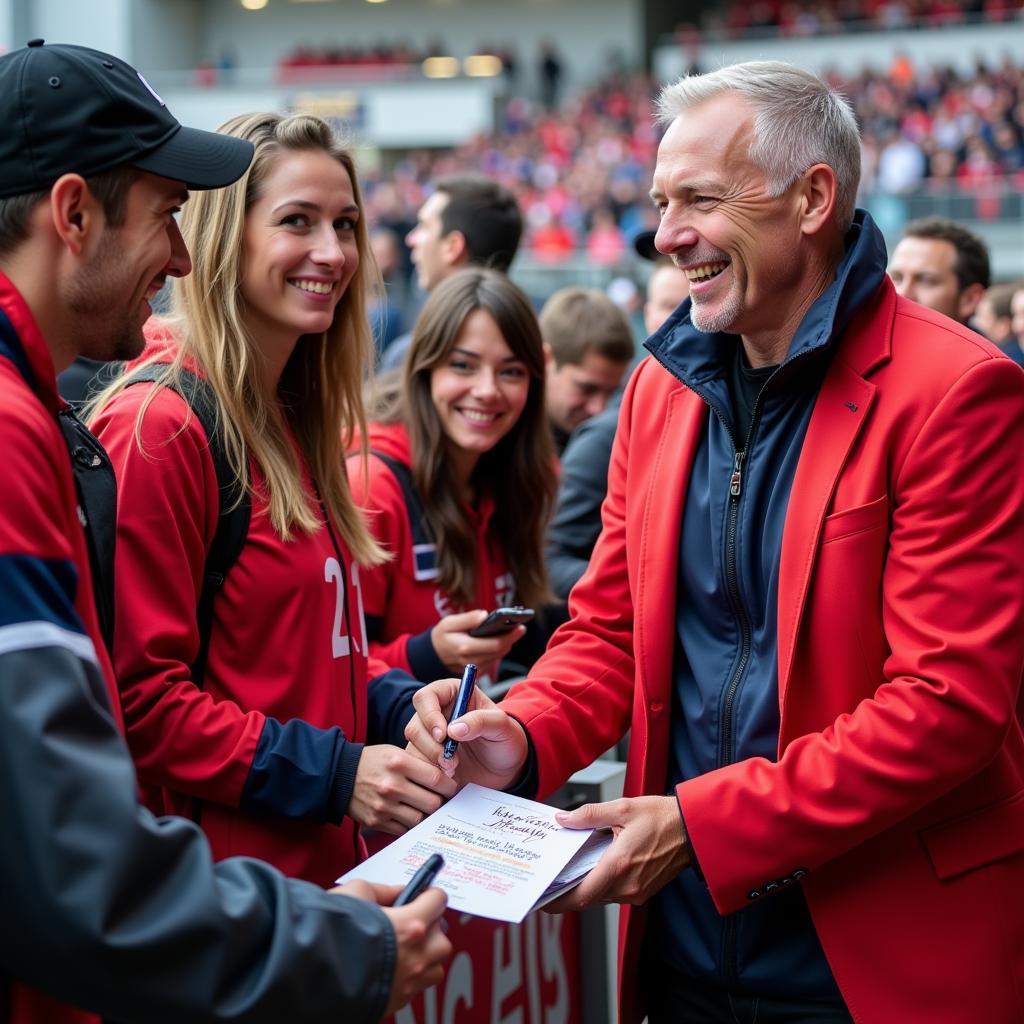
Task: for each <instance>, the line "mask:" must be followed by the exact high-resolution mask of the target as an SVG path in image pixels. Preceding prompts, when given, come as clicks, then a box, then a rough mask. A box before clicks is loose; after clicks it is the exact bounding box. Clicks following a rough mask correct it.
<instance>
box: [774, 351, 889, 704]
mask: <svg viewBox="0 0 1024 1024" xmlns="http://www.w3.org/2000/svg"><path fill="white" fill-rule="evenodd" d="M874 396H875V386H874V385H873V384H869V383H868V382H867V381H866V380H864V378H863V377H861V376H860V375H859V374H858V373H856V372H855V371H854V370H852V369H851V368H850V367H849V366H848V365H847V364H846V363H845V362H843V361H842V360H841V359H839V358H836V359H835V360H834V361H833V363H832V366H831V368H830V369H829V372H828V373H827V374H826V376H825V380H824V383H823V384H822V387H821V391H820V392H819V394H818V399H817V401H816V403H815V406H814V411H813V412H812V413H811V421H810V423H809V424H808V427H807V435H806V437H805V438H804V444H803V449H802V450H801V452H800V462H799V465H798V466H797V470H796V476H795V477H794V479H793V489H792V492H791V493H790V498H789V508H788V512H787V514H786V525H785V528H784V529H783V534H782V556H781V560H780V564H779V608H778V642H779V654H778V657H779V706H780V707H783V706H784V704H785V698H786V690H787V688H788V686H789V678H790V672H791V670H792V667H793V652H794V649H795V647H796V638H797V634H798V632H799V629H800V620H801V618H802V616H803V611H804V604H805V602H806V599H807V590H808V587H809V585H810V581H811V575H812V573H813V570H814V555H815V552H816V550H817V547H818V539H819V537H820V536H821V527H822V524H823V522H824V520H825V513H826V511H827V510H828V506H829V501H830V500H831V498H832V495H833V493H834V492H835V488H836V482H837V481H838V479H839V474H840V472H841V470H842V468H843V466H844V465H845V463H846V460H847V458H848V457H849V454H850V451H851V449H852V448H853V445H854V442H855V441H856V440H857V436H858V435H859V434H860V432H861V430H862V429H863V427H864V423H865V422H866V421H867V417H868V412H869V410H870V409H871V406H872V404H873V402H874Z"/></svg>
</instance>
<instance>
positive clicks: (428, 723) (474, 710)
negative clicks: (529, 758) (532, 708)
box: [405, 679, 527, 789]
mask: <svg viewBox="0 0 1024 1024" xmlns="http://www.w3.org/2000/svg"><path fill="white" fill-rule="evenodd" d="M458 687H459V680H457V679H441V680H439V681H438V682H436V683H431V684H430V685H429V686H424V687H422V688H421V689H419V690H417V691H416V694H415V695H414V696H413V699H412V702H413V706H414V707H415V708H416V715H415V717H413V718H412V719H411V720H410V722H409V724H408V725H407V726H406V727H405V738H406V739H407V740H408V741H409V745H410V748H411V749H413V750H415V751H416V752H417V753H418V754H419V755H420V756H421V757H422V758H424V760H426V761H429V762H430V763H431V764H432V765H434V764H436V765H439V766H440V767H441V770H442V771H444V772H445V773H446V774H447V775H449V776H451V777H452V778H456V779H457V780H458V782H459V783H460V784H463V785H464V784H465V783H467V782H475V783H476V784H477V785H479V786H486V787H488V788H490V789H506V788H508V787H509V786H511V785H513V784H514V783H515V782H516V780H517V779H518V778H519V776H520V775H521V774H522V771H523V766H524V765H525V764H526V753H527V744H526V734H525V733H524V732H523V729H522V726H521V725H520V724H519V723H518V722H517V721H516V720H515V719H514V718H510V717H509V716H508V715H506V714H505V712H504V711H502V710H501V709H500V708H499V707H498V705H497V704H495V703H494V701H492V700H491V699H490V697H488V696H486V695H485V694H484V693H483V691H481V690H480V688H479V687H474V689H473V694H472V696H471V698H470V702H469V711H468V712H467V713H466V714H465V715H463V716H462V717H461V718H460V719H459V720H458V721H457V722H452V723H451V724H450V725H449V723H448V716H449V715H450V714H451V710H452V708H453V706H454V704H455V696H456V694H457V692H458ZM447 736H451V738H452V739H455V740H458V741H459V749H458V751H457V752H456V754H455V756H454V757H453V758H451V759H450V760H445V758H444V756H443V745H444V741H445V738H446V737H447Z"/></svg>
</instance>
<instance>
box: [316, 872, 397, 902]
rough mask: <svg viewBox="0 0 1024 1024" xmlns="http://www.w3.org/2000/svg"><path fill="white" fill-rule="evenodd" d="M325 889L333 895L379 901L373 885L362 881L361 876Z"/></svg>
mask: <svg viewBox="0 0 1024 1024" xmlns="http://www.w3.org/2000/svg"><path fill="white" fill-rule="evenodd" d="M327 891H328V892H329V893H332V894H333V895H335V896H351V897H353V898H354V899H357V900H366V901H367V902H369V903H379V902H380V900H378V899H377V894H376V892H374V889H373V886H372V885H370V883H369V882H364V881H363V879H361V878H353V879H352V881H351V882H346V883H345V884H344V885H336V886H335V887H334V888H333V889H328V890H327ZM392 899H394V897H392Z"/></svg>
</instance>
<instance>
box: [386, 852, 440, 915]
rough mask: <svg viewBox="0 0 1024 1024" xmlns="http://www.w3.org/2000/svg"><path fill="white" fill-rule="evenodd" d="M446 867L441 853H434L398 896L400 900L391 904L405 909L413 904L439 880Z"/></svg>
mask: <svg viewBox="0 0 1024 1024" xmlns="http://www.w3.org/2000/svg"><path fill="white" fill-rule="evenodd" d="M443 867H444V857H442V856H441V854H439V853H432V854H431V855H430V856H429V857H428V858H427V859H426V860H425V861H424V862H423V863H422V864H421V865H420V866H419V867H418V868H417V869H416V874H414V875H413V876H412V878H410V879H409V881H408V883H407V884H406V886H405V888H404V889H403V890H402V891H401V892H400V893H399V894H398V899H396V900H395V902H394V903H392V904H391V906H393V907H404V906H405V905H406V903H411V902H412V901H413V900H414V899H416V897H417V896H419V894H420V893H421V892H423V890H424V889H426V888H427V886H428V885H430V883H431V882H432V881H433V880H434V879H435V878H437V876H438V874H439V873H440V871H441V868H443Z"/></svg>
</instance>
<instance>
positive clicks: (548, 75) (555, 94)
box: [537, 42, 562, 110]
mask: <svg viewBox="0 0 1024 1024" xmlns="http://www.w3.org/2000/svg"><path fill="white" fill-rule="evenodd" d="M537 78H538V80H539V81H540V98H541V102H542V103H543V104H544V106H545V107H546V108H547V109H548V110H554V109H555V107H556V106H558V100H559V93H560V90H561V87H562V60H561V58H560V57H559V56H558V51H557V50H556V49H555V46H554V44H553V43H551V42H544V43H542V44H541V47H540V55H539V57H538V58H537Z"/></svg>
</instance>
